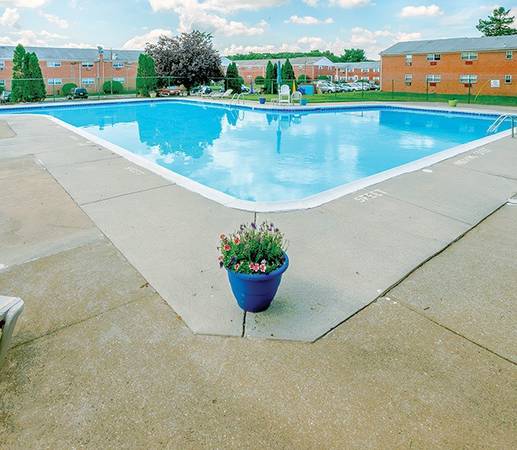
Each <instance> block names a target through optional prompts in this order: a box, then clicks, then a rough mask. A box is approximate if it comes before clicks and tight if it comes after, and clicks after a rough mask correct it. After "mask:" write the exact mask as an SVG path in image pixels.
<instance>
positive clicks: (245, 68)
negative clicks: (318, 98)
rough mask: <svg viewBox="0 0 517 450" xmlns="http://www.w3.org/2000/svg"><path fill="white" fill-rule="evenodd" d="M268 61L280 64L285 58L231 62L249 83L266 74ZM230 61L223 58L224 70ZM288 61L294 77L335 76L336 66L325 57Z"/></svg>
mask: <svg viewBox="0 0 517 450" xmlns="http://www.w3.org/2000/svg"><path fill="white" fill-rule="evenodd" d="M269 61H271V62H272V63H273V64H277V63H278V61H280V63H281V64H284V63H285V59H251V60H242V61H233V62H235V63H236V64H237V68H238V69H239V75H240V76H241V77H242V78H243V79H244V82H245V83H248V84H249V83H250V82H251V81H252V80H253V81H254V80H255V78H257V77H258V76H261V77H265V76H266V67H267V63H268V62H269ZM230 62H231V61H230V60H229V59H227V58H223V60H222V65H223V68H224V70H225V71H226V68H227V67H228V64H230ZM289 62H290V63H291V65H292V66H293V69H294V74H295V75H296V78H298V77H299V76H300V75H306V76H307V77H309V78H311V79H313V80H315V79H317V78H318V77H319V76H320V75H325V76H329V77H332V78H335V76H336V67H335V65H334V63H333V62H332V61H330V59H328V58H326V57H323V58H322V57H301V58H289Z"/></svg>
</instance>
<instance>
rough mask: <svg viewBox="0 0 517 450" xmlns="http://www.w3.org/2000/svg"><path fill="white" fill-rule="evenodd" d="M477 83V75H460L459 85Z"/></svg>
mask: <svg viewBox="0 0 517 450" xmlns="http://www.w3.org/2000/svg"><path fill="white" fill-rule="evenodd" d="M477 82H478V76H477V75H461V76H460V83H463V84H473V83H477Z"/></svg>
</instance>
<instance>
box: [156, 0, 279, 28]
mask: <svg viewBox="0 0 517 450" xmlns="http://www.w3.org/2000/svg"><path fill="white" fill-rule="evenodd" d="M283 1H284V0H262V1H253V0H242V1H237V0H206V1H204V2H200V1H199V0H149V4H150V5H151V8H152V9H153V11H163V10H166V11H173V12H175V13H176V14H177V15H178V18H179V27H178V31H180V32H187V31H191V30H192V29H194V28H198V29H201V30H203V31H210V32H212V33H217V34H221V35H224V36H257V35H260V34H263V33H264V32H265V30H266V27H267V23H266V22H265V21H263V20H262V21H260V22H259V23H257V24H255V25H248V24H246V23H244V22H239V21H235V20H230V19H227V18H226V17H223V15H224V14H231V13H232V12H235V11H239V10H255V9H259V8H266V7H271V6H278V5H279V4H281V3H283ZM221 13H222V14H223V15H220V14H221Z"/></svg>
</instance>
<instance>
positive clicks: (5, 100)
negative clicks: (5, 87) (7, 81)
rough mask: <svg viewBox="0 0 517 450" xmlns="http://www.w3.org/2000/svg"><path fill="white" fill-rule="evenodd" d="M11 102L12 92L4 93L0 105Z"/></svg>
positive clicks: (0, 98)
mask: <svg viewBox="0 0 517 450" xmlns="http://www.w3.org/2000/svg"><path fill="white" fill-rule="evenodd" d="M10 101H11V91H2V93H1V94H0V103H9V102H10Z"/></svg>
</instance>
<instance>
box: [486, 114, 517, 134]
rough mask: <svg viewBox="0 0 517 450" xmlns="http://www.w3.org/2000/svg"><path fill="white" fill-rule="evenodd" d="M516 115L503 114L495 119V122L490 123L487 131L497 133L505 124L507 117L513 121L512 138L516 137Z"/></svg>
mask: <svg viewBox="0 0 517 450" xmlns="http://www.w3.org/2000/svg"><path fill="white" fill-rule="evenodd" d="M515 117H516V116H514V115H513V114H501V115H500V116H499V117H498V118H497V119H495V121H494V123H493V124H492V125H490V127H489V128H488V130H487V133H496V132H497V130H498V129H499V127H500V126H501V125H502V124H503V122H504V121H505V120H506V119H510V120H511V121H512V138H514V137H515Z"/></svg>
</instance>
